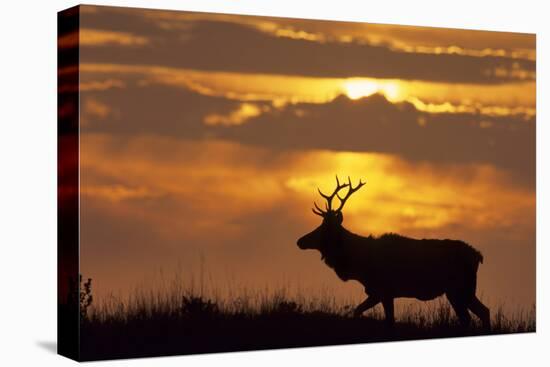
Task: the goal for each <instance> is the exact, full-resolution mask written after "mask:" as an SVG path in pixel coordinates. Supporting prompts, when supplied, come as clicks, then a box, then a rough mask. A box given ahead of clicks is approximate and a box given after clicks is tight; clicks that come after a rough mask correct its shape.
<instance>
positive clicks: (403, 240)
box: [298, 176, 490, 330]
mask: <svg viewBox="0 0 550 367" xmlns="http://www.w3.org/2000/svg"><path fill="white" fill-rule="evenodd" d="M363 185H365V183H364V182H362V181H361V180H359V184H357V186H355V187H354V186H353V185H352V182H351V179H350V178H349V177H348V182H347V183H343V184H341V183H340V181H339V179H338V176H336V189H335V190H334V192H333V193H332V194H331V195H325V194H324V193H323V192H321V190H320V189H318V191H319V194H321V196H322V197H323V198H324V199H325V200H326V203H325V210H322V209H321V208H319V206H317V203H315V202H314V203H313V205H314V208H313V209H312V211H313V213H315V214H316V215H318V216H320V217H322V218H323V222H322V223H321V225H320V226H319V227H317V228H316V229H315V230H313V231H312V232H310V233H308V234H306V235H305V236H303V237H301V238H300V239H299V240H298V247H299V248H300V249H302V250H307V249H315V250H318V251H319V252H320V253H321V258H322V260H324V262H325V263H326V264H327V265H328V266H329V267H330V268H332V269H333V270H334V271H335V272H336V274H337V275H338V277H339V278H340V279H341V280H343V281H348V280H356V281H358V282H359V283H361V284H362V285H363V286H364V289H365V293H366V294H367V298H366V300H365V301H364V302H362V303H361V304H359V305H358V306H357V307H356V308H355V310H354V316H356V317H359V316H360V315H362V314H363V312H365V311H367V310H368V309H370V308H372V307H374V306H376V305H377V304H378V303H380V302H381V303H382V305H383V308H384V314H385V321H386V322H387V324H388V325H389V326H391V325H393V324H394V322H395V316H394V299H395V298H399V297H408V298H416V299H419V300H422V301H427V300H431V299H434V298H436V297H439V296H441V295H443V294H445V295H446V297H447V299H448V300H449V303H450V304H451V306H452V308H453V309H454V311H455V312H456V315H457V317H458V319H459V321H460V323H461V325H463V326H468V325H469V323H470V321H471V317H470V314H469V311H468V310H471V311H472V312H473V313H474V314H475V315H476V316H477V317H478V318H479V319H480V320H481V322H482V325H483V327H484V328H485V329H487V330H488V329H489V328H490V313H489V309H488V308H487V307H486V306H485V305H484V304H483V303H481V301H480V300H479V299H478V298H477V297H476V294H475V293H476V282H477V269H478V266H479V264H480V263H482V262H483V256H482V255H481V253H480V252H479V251H477V250H476V249H474V248H473V247H471V246H470V245H468V244H466V243H465V242H463V241H458V240H449V239H445V240H438V239H421V240H419V239H413V238H408V237H404V236H400V235H397V234H393V233H389V234H384V235H382V236H379V237H374V236H372V235H371V236H368V237H364V236H360V235H357V234H355V233H352V232H350V231H348V230H347V229H346V228H344V227H343V226H342V222H343V221H344V216H343V214H342V209H343V207H344V205H345V203H346V201H347V200H348V199H349V198H350V196H351V195H352V194H353V193H355V192H356V191H357V190H359V189H360V188H361V187H363ZM343 189H347V192H346V190H344V192H345V195H344V196H343V197H341V196H340V192H341V190H343ZM336 197H337V198H338V200H339V202H340V204H339V205H338V207H337V208H334V207H333V204H334V203H333V200H334V199H335V198H336Z"/></svg>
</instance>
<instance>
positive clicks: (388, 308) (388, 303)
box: [382, 298, 395, 326]
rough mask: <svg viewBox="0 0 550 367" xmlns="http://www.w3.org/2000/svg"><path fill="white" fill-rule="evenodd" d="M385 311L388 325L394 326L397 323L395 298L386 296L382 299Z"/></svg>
mask: <svg viewBox="0 0 550 367" xmlns="http://www.w3.org/2000/svg"><path fill="white" fill-rule="evenodd" d="M382 305H383V306H384V313H385V314H386V323H387V324H388V326H393V324H394V323H395V315H394V311H393V298H386V299H384V300H383V301H382Z"/></svg>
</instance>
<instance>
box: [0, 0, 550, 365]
mask: <svg viewBox="0 0 550 367" xmlns="http://www.w3.org/2000/svg"><path fill="white" fill-rule="evenodd" d="M75 4H77V3H76V2H73V1H37V2H36V3H34V4H33V3H32V2H30V1H6V2H3V4H2V5H3V6H2V9H1V12H0V27H1V30H0V40H1V42H0V62H1V68H0V73H1V74H0V75H1V78H0V92H1V94H0V250H1V253H0V272H1V274H0V365H2V366H19V365H25V366H35V365H40V366H50V365H51V366H57V365H61V366H62V365H69V364H72V363H74V362H71V361H69V360H68V359H65V358H63V357H60V356H57V355H56V354H55V353H54V350H55V340H56V98H57V96H56V12H57V11H59V10H62V9H64V8H67V7H70V6H73V5H75ZM100 4H105V5H126V6H137V7H155V8H165V9H181V10H198V11H211V12H226V13H239V14H257V15H273V16H286V17H301V18H313V19H334V20H354V21H364V22H377V23H397V24H409V25H425V26H441V27H453V28H471V29H488V30H501V31H518V32H530V33H537V65H538V70H537V107H538V108H537V118H538V121H537V123H538V126H537V188H538V190H537V202H538V213H537V333H536V334H527V335H514V336H495V337H476V338H462V339H446V340H431V341H420V342H393V343H378V344H364V345H359V346H343V347H327V348H309V349H294V350H281V351H268V352H248V353H229V354H215V355H203V356H187V357H170V358H156V359H142V360H137V359H136V360H126V361H114V362H100V363H101V364H105V365H113V366H115V365H116V366H126V365H130V364H131V365H136V366H150V365H152V364H154V365H155V366H175V365H181V364H185V365H190V366H194V365H201V366H204V365H206V366H209V365H212V366H214V365H220V364H223V365H224V366H239V367H241V366H257V365H262V366H263V365H267V366H271V365H273V366H277V365H281V364H283V365H292V366H294V365H298V366H299V365H300V364H303V365H306V364H307V365H319V366H325V365H326V366H334V365H338V366H339V367H347V366H346V365H381V364H382V365H383V366H386V365H388V366H393V365H398V364H403V365H423V366H424V365H426V366H464V365H472V366H474V365H475V366H480V365H504V366H518V365H523V366H534V365H548V363H549V362H550V353H549V352H548V350H545V346H546V349H548V348H549V347H548V346H549V345H550V343H549V341H550V338H549V337H548V336H549V331H548V330H549V325H548V320H549V317H548V315H547V314H545V312H546V311H548V310H549V309H548V307H549V303H548V281H547V279H548V276H549V274H548V270H547V269H546V268H545V266H547V265H550V263H549V262H550V259H549V257H548V253H549V252H548V250H547V249H548V243H547V241H548V239H549V238H550V235H549V229H548V226H549V210H548V208H547V207H546V205H548V204H550V202H549V200H548V184H549V180H548V158H549V149H548V145H545V144H544V142H546V141H548V138H549V137H550V136H549V133H548V132H549V128H548V125H547V122H546V117H547V116H548V104H545V103H544V101H546V103H548V101H550V99H549V98H550V97H549V94H548V82H549V77H548V73H549V67H550V66H549V64H548V63H549V61H548V58H549V52H548V50H549V42H548V39H549V38H550V33H549V29H550V27H549V26H548V25H547V23H548V22H550V20H549V19H548V12H547V11H546V10H545V1H542V0H539V1H536V0H533V1H528V0H515V1H505V0H500V1H499V0H491V1H489V0H484V1H481V0H474V1H470V0H462V1H452V2H451V1H441V0H434V1H424V0H416V1H410V0H402V1H390V0H388V1H382V2H380V1H376V2H374V1H368V0H360V1H348V0H338V1H330V2H321V1H320V0H317V1H304V0H301V1H299V0H293V1H286V0H285V1H283V0H261V1H258V0H256V1H252V0H248V1H235V0H225V1H222V0H218V1H215V0H194V1H191V0H180V1H160V0H157V1H152V0H149V1H101V2H100ZM510 149H513V147H510ZM544 185H546V187H545V186H544ZM545 278H546V279H545Z"/></svg>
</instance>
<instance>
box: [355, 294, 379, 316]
mask: <svg viewBox="0 0 550 367" xmlns="http://www.w3.org/2000/svg"><path fill="white" fill-rule="evenodd" d="M379 302H380V300H379V299H378V298H375V297H367V299H366V300H364V301H363V302H362V303H361V304H360V305H359V306H357V307H355V311H353V317H359V316H361V315H362V314H363V312H365V311H366V310H368V309H370V308H373V307H374V306H376V305H377V304H378V303H379Z"/></svg>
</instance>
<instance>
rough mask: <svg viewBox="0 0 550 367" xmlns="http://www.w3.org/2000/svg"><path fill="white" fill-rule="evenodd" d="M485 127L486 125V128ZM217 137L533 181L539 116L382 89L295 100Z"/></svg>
mask: <svg viewBox="0 0 550 367" xmlns="http://www.w3.org/2000/svg"><path fill="white" fill-rule="evenodd" d="M483 126H484V127H483ZM215 136H217V137H220V138H225V139H231V140H237V141H239V142H246V143H249V144H258V145H261V146H271V147H274V148H278V149H329V150H335V151H357V152H380V153H391V154H397V155H399V156H401V157H403V158H406V159H409V160H419V161H429V162H437V163H487V164H494V165H496V166H497V167H500V168H504V169H509V170H511V171H514V172H516V173H518V174H519V175H520V176H521V177H522V178H523V179H524V180H526V181H527V182H534V180H535V121H534V120H529V121H525V120H523V119H520V118H514V117H505V118H504V117H503V118H489V117H487V116H482V115H478V114H464V113H461V114H457V113H455V114H450V113H449V114H443V113H441V114H428V113H423V112H420V111H418V110H416V109H415V108H414V107H413V106H412V105H411V104H409V103H400V104H392V103H390V102H389V101H387V100H386V99H385V98H384V97H383V96H381V95H373V96H371V97H368V98H363V99H361V100H357V101H353V100H350V99H348V98H346V97H343V96H342V97H339V98H337V99H335V100H334V101H333V102H331V103H327V104H323V105H315V104H297V105H292V106H289V107H288V108H286V109H284V110H282V111H276V112H275V113H272V114H264V115H261V116H259V117H257V118H253V119H251V120H250V121H249V122H248V123H246V124H244V125H241V126H235V127H230V128H227V127H226V128H220V129H218V130H216V132H215Z"/></svg>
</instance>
